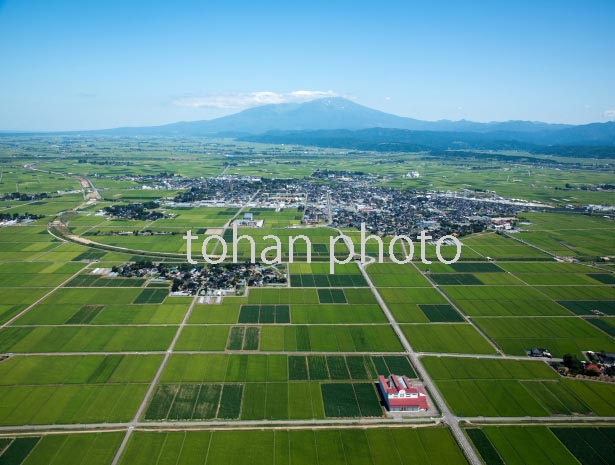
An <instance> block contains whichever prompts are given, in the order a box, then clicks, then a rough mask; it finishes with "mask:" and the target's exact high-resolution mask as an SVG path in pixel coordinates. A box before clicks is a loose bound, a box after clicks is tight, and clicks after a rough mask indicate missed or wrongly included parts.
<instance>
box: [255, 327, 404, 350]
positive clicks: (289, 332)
mask: <svg viewBox="0 0 615 465" xmlns="http://www.w3.org/2000/svg"><path fill="white" fill-rule="evenodd" d="M260 349H261V350H265V351H272V352H276V351H280V352H282V351H289V352H311V351H314V352H402V351H403V348H402V346H401V343H400V342H399V340H398V339H397V336H396V335H395V333H394V332H393V330H392V329H391V327H390V326H388V325H370V326H362V325H330V326H325V325H322V326H321V325H318V326H303V325H293V326H263V327H262V328H261V346H260Z"/></svg>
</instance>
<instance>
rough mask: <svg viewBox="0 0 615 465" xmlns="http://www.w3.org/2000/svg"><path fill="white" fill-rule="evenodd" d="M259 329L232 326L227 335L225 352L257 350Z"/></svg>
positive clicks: (255, 327)
mask: <svg viewBox="0 0 615 465" xmlns="http://www.w3.org/2000/svg"><path fill="white" fill-rule="evenodd" d="M259 336H260V328H259V327H258V326H233V327H232V328H231V331H230V333H229V337H228V342H227V344H226V349H227V350H257V349H258V344H259Z"/></svg>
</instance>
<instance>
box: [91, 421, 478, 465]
mask: <svg viewBox="0 0 615 465" xmlns="http://www.w3.org/2000/svg"><path fill="white" fill-rule="evenodd" d="M237 444H241V445H242V447H233V446H236V445H237ZM246 451H254V453H253V454H251V455H252V457H251V458H250V464H251V465H252V464H253V465H271V464H272V463H292V464H296V465H313V464H317V463H320V464H323V465H324V464H344V463H353V464H365V465H377V464H383V463H388V464H402V463H408V464H409V463H434V464H442V463H446V464H448V465H463V464H465V463H466V460H465V458H464V456H463V454H462V453H461V450H460V449H459V448H458V446H457V444H456V443H455V441H454V439H453V437H452V435H451V433H450V431H449V430H448V429H446V428H391V429H389V428H374V429H372V428H370V429H365V430H363V429H340V430H329V429H327V430H317V429H316V430H311V429H305V430H299V429H293V430H283V429H271V430H243V431H239V430H237V431H211V432H210V431H187V432H186V431H175V432H141V431H137V432H135V433H134V434H133V435H132V436H131V438H130V441H129V442H128V447H127V449H126V452H125V453H124V455H123V456H122V459H121V461H120V464H121V465H151V464H152V463H157V464H158V465H177V464H178V463H182V464H184V463H199V464H202V465H218V464H220V463H228V464H233V465H236V464H241V463H245V461H246ZM178 457H179V459H178ZM400 457H402V458H405V457H410V458H412V459H414V458H415V457H416V462H414V461H412V462H411V461H408V459H405V460H404V459H400ZM178 460H179V462H178ZM95 465H98V464H95Z"/></svg>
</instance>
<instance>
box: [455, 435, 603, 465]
mask: <svg viewBox="0 0 615 465" xmlns="http://www.w3.org/2000/svg"><path fill="white" fill-rule="evenodd" d="M466 431H467V433H468V435H469V436H470V438H471V439H472V442H474V444H475V445H476V447H477V449H478V450H479V452H480V454H481V455H482V457H483V459H484V460H485V463H487V464H489V465H492V464H493V465H496V464H504V463H507V464H508V463H519V464H524V465H542V464H545V463H557V464H558V465H560V464H561V465H578V464H579V461H577V460H576V459H575V457H574V455H573V454H571V453H570V451H569V450H567V449H566V447H565V446H564V444H563V443H562V442H560V440H558V437H557V436H556V435H555V434H553V432H552V431H550V430H549V428H547V427H545V426H523V427H519V426H506V427H504V426H500V427H497V426H489V427H483V428H481V429H468V430H466ZM580 463H587V462H583V461H581V462H580ZM605 463H606V462H605Z"/></svg>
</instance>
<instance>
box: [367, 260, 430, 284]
mask: <svg viewBox="0 0 615 465" xmlns="http://www.w3.org/2000/svg"><path fill="white" fill-rule="evenodd" d="M367 272H368V274H369V277H370V279H371V280H372V282H373V283H374V286H376V287H430V284H429V281H427V280H426V279H425V278H424V277H423V275H422V274H421V273H420V272H419V271H418V270H417V269H416V268H415V267H414V266H413V265H410V264H404V265H398V264H396V263H372V264H370V265H369V266H368V267H367Z"/></svg>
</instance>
